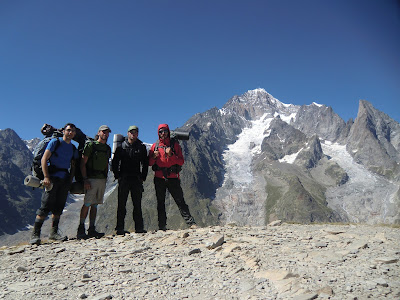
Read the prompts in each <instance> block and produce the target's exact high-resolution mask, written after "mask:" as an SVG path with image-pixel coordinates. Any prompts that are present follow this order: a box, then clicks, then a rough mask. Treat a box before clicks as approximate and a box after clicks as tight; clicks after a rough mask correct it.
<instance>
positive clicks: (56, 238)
mask: <svg viewBox="0 0 400 300" xmlns="http://www.w3.org/2000/svg"><path fill="white" fill-rule="evenodd" d="M49 240H52V241H58V242H65V241H67V240H68V237H67V236H62V235H61V234H59V233H58V228H57V227H53V228H51V232H50V235H49Z"/></svg>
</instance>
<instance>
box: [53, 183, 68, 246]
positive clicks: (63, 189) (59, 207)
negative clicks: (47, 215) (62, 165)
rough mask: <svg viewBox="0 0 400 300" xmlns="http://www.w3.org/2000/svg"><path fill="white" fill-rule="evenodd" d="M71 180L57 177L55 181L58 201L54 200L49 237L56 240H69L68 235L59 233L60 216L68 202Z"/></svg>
mask: <svg viewBox="0 0 400 300" xmlns="http://www.w3.org/2000/svg"><path fill="white" fill-rule="evenodd" d="M69 187H70V185H69V182H68V180H63V179H56V180H54V182H53V189H54V188H56V189H57V191H56V201H55V202H54V206H53V209H52V212H53V215H52V221H53V222H52V226H51V230H50V235H49V239H50V240H54V241H66V240H68V237H67V236H62V235H60V234H59V231H58V225H59V223H60V216H61V215H62V212H63V210H64V208H65V204H66V202H67V197H68V191H69Z"/></svg>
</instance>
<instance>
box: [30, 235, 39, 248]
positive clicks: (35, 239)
mask: <svg viewBox="0 0 400 300" xmlns="http://www.w3.org/2000/svg"><path fill="white" fill-rule="evenodd" d="M40 242H41V240H40V233H37V232H34V233H33V234H32V236H31V240H30V241H29V243H30V244H31V245H38V246H39V245H40Z"/></svg>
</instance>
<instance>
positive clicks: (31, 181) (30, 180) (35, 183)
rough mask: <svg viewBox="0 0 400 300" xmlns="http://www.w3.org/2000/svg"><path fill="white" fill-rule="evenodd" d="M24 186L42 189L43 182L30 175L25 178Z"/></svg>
mask: <svg viewBox="0 0 400 300" xmlns="http://www.w3.org/2000/svg"><path fill="white" fill-rule="evenodd" d="M24 184H25V185H27V186H31V187H34V188H38V187H41V180H40V179H39V178H37V177H35V176H33V175H28V176H26V177H25V180H24Z"/></svg>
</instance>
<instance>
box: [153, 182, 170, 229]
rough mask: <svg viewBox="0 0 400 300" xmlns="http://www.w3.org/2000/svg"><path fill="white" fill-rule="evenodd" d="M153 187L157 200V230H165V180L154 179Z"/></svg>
mask: <svg viewBox="0 0 400 300" xmlns="http://www.w3.org/2000/svg"><path fill="white" fill-rule="evenodd" d="M154 187H155V190H156V198H157V213H158V228H159V229H160V230H166V229H167V212H166V211H165V193H166V191H167V186H166V184H165V180H164V179H162V178H158V177H154Z"/></svg>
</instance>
